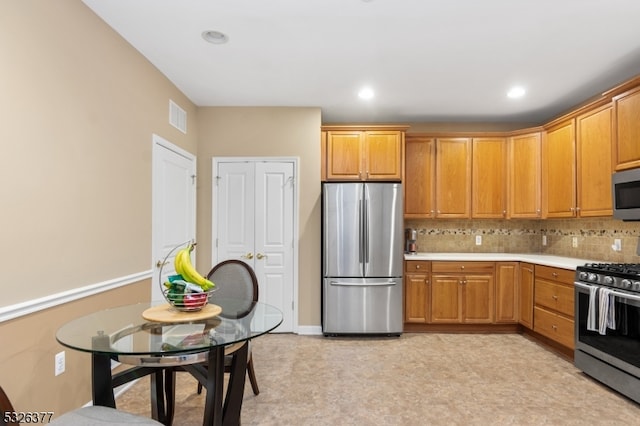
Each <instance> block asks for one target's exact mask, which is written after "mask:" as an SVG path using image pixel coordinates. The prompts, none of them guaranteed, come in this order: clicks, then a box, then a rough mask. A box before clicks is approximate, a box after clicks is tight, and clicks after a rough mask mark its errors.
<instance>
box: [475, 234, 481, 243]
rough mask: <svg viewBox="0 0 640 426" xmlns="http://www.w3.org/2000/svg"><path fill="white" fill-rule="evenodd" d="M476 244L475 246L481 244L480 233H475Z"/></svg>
mask: <svg viewBox="0 0 640 426" xmlns="http://www.w3.org/2000/svg"><path fill="white" fill-rule="evenodd" d="M476 245H477V246H481V245H482V235H476Z"/></svg>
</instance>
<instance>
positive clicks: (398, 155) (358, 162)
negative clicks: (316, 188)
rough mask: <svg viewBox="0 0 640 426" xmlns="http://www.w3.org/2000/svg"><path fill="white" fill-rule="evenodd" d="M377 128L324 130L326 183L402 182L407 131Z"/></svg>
mask: <svg viewBox="0 0 640 426" xmlns="http://www.w3.org/2000/svg"><path fill="white" fill-rule="evenodd" d="M405 128H406V127H403V128H398V127H384V126H375V128H372V129H370V130H368V129H362V128H357V127H356V128H354V127H353V126H331V127H323V131H324V132H326V133H325V134H324V135H323V137H322V139H321V140H322V141H323V144H326V147H323V150H322V152H323V154H324V155H326V161H325V162H324V167H325V168H326V170H325V173H324V176H323V177H324V178H326V180H341V181H353V180H385V181H400V180H401V179H402V147H403V142H404V129H405Z"/></svg>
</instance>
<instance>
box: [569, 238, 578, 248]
mask: <svg viewBox="0 0 640 426" xmlns="http://www.w3.org/2000/svg"><path fill="white" fill-rule="evenodd" d="M571 247H573V248H576V247H578V237H573V238H572V239H571Z"/></svg>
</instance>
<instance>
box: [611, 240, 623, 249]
mask: <svg viewBox="0 0 640 426" xmlns="http://www.w3.org/2000/svg"><path fill="white" fill-rule="evenodd" d="M611 248H612V249H613V251H622V240H620V238H616V239H614V240H613V245H612V246H611Z"/></svg>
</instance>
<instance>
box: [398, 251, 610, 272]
mask: <svg viewBox="0 0 640 426" xmlns="http://www.w3.org/2000/svg"><path fill="white" fill-rule="evenodd" d="M404 259H405V260H449V261H467V262H468V261H480V262H481V261H485V262H529V263H535V264H536V265H545V266H553V267H556V268H564V269H572V270H575V269H576V267H578V266H583V265H584V264H585V263H594V262H596V263H597V262H599V261H597V260H589V259H576V258H573V257H562V256H551V255H546V254H534V253H422V252H418V253H416V254H405V255H404Z"/></svg>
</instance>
